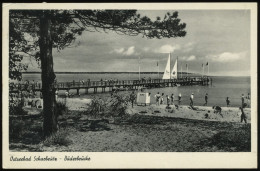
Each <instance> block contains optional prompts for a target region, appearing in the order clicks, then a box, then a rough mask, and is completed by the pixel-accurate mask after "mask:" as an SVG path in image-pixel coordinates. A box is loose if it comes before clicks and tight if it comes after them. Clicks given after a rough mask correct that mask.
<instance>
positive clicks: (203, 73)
mask: <svg viewBox="0 0 260 171" xmlns="http://www.w3.org/2000/svg"><path fill="white" fill-rule="evenodd" d="M201 75H202V77H203V75H204V65H203V64H202V74H201Z"/></svg>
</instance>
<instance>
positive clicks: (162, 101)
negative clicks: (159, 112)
mask: <svg viewBox="0 0 260 171" xmlns="http://www.w3.org/2000/svg"><path fill="white" fill-rule="evenodd" d="M163 95H164V93H162V96H161V104H164V100H163Z"/></svg>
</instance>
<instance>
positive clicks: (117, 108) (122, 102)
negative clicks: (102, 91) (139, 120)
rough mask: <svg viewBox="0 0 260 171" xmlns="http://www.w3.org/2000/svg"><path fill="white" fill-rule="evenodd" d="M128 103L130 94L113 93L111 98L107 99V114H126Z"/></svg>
mask: <svg viewBox="0 0 260 171" xmlns="http://www.w3.org/2000/svg"><path fill="white" fill-rule="evenodd" d="M128 103H130V95H129V94H128V95H127V94H114V95H113V97H112V99H111V100H109V101H108V103H107V104H106V106H107V115H111V116H119V117H121V116H124V115H126V114H127V112H126V109H127V106H128Z"/></svg>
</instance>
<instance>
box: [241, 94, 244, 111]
mask: <svg viewBox="0 0 260 171" xmlns="http://www.w3.org/2000/svg"><path fill="white" fill-rule="evenodd" d="M241 101H242V108H244V103H245V97H244V94H242V96H241Z"/></svg>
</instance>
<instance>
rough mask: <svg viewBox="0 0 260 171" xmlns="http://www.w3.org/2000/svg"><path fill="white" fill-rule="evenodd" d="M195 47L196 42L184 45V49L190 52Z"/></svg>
mask: <svg viewBox="0 0 260 171" xmlns="http://www.w3.org/2000/svg"><path fill="white" fill-rule="evenodd" d="M193 48H194V42H189V43H187V44H185V45H184V46H183V48H182V51H183V52H190V51H191V50H193Z"/></svg>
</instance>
